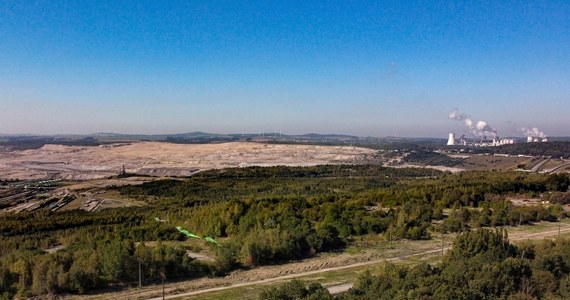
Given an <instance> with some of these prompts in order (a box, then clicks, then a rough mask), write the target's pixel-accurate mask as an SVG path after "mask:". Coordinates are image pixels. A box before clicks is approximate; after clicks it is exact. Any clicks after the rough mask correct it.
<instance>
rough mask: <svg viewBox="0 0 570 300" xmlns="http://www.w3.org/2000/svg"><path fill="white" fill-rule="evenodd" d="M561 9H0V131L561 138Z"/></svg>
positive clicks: (569, 108) (566, 40)
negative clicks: (472, 126)
mask: <svg viewBox="0 0 570 300" xmlns="http://www.w3.org/2000/svg"><path fill="white" fill-rule="evenodd" d="M568 24H570V3H565V2H556V1H544V2H540V3H519V2H515V1H493V2H492V3H485V4H481V3H473V2H470V1H460V2H457V1H454V2H448V1H430V2H429V3H422V2H415V1H411V2H405V3H402V2H401V1H387V2H385V3H379V2H375V1H371V2H356V3H355V2H341V1H335V2H309V3H305V2H288V3H284V2H281V1H276V2H266V1H259V2H252V1H248V2H239V3H238V2H232V1H227V2H224V1H222V2H216V3H210V2H207V1H204V2H193V3H187V2H184V1H172V2H168V3H155V2H150V1H149V2H146V1H123V2H121V3H116V2H112V1H110V2H89V1H86V2H78V3H73V2H72V3H65V2H63V1H53V2H42V1H40V2H34V3H30V2H9V1H6V2H2V3H0V105H1V107H2V109H0V133H2V134H26V133H28V134H39V135H49V134H83V135H84V134H92V133H98V132H112V133H120V134H176V133H187V132H195V131H202V132H208V133H241V132H244V133H248V132H249V133H252V134H254V133H257V132H260V131H268V130H269V131H275V132H283V133H287V134H306V133H311V132H315V133H320V134H348V135H356V136H373V137H385V136H399V137H439V138H446V136H447V134H448V133H449V132H455V133H456V134H458V135H460V134H469V132H470V130H469V128H467V127H466V126H465V124H463V123H462V122H455V121H453V120H450V119H449V118H448V115H449V113H450V112H451V111H453V110H454V109H455V108H458V109H459V110H460V111H461V112H462V113H464V114H466V115H469V116H471V117H472V118H473V120H475V121H478V120H483V121H485V122H486V123H487V124H488V125H489V126H490V127H492V128H495V129H497V131H498V134H499V136H511V137H523V136H524V134H523V132H522V128H523V127H524V128H534V127H537V128H539V129H540V131H543V132H544V133H545V134H546V135H548V136H570V130H569V128H570V118H568V116H570V105H568V103H570V85H569V84H568V83H569V82H570V60H568V57H567V54H568V53H570V26H569V25H568Z"/></svg>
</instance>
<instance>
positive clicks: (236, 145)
mask: <svg viewBox="0 0 570 300" xmlns="http://www.w3.org/2000/svg"><path fill="white" fill-rule="evenodd" d="M375 153H376V151H375V150H372V149H367V148H360V147H353V146H316V145H276V144H260V143H245V142H232V143H223V144H188V145H186V144H171V143H163V142H136V143H129V144H118V145H104V146H90V147H86V146H62V145H45V146H43V147H42V148H40V149H32V150H23V151H11V152H0V174H1V175H0V179H44V178H50V179H53V178H62V179H66V180H88V179H98V178H104V177H108V176H112V175H116V174H117V173H118V172H119V170H121V168H122V166H123V165H124V166H125V168H126V170H127V172H131V173H138V174H145V175H152V176H189V175H192V174H193V173H195V172H197V171H200V170H206V169H220V168H228V167H246V166H276V165H287V166H311V165H321V164H340V163H366V162H369V161H371V160H373V159H374V154H375Z"/></svg>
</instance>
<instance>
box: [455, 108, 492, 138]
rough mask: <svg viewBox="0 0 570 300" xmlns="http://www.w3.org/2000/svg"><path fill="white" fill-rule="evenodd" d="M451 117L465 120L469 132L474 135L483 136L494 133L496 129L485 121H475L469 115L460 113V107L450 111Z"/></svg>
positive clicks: (456, 119)
mask: <svg viewBox="0 0 570 300" xmlns="http://www.w3.org/2000/svg"><path fill="white" fill-rule="evenodd" d="M449 119H451V120H455V121H463V123H465V126H467V128H468V130H469V132H470V133H471V134H473V135H474V136H478V137H482V136H486V135H488V134H493V132H495V129H494V128H492V127H491V126H489V125H488V124H487V122H485V121H478V122H476V123H475V122H474V121H473V120H472V119H471V118H470V117H469V116H468V115H466V114H462V113H459V110H458V109H455V110H454V111H452V112H450V113H449Z"/></svg>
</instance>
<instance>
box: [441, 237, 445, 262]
mask: <svg viewBox="0 0 570 300" xmlns="http://www.w3.org/2000/svg"><path fill="white" fill-rule="evenodd" d="M444 241H445V233H443V232H442V233H441V258H442V259H443V245H445V244H444Z"/></svg>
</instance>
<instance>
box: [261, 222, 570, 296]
mask: <svg viewBox="0 0 570 300" xmlns="http://www.w3.org/2000/svg"><path fill="white" fill-rule="evenodd" d="M569 273H570V240H567V239H557V240H555V241H550V240H544V241H541V242H538V243H536V244H532V243H530V242H527V243H524V244H521V245H519V246H515V245H513V244H510V243H509V240H508V236H507V234H506V232H505V231H501V230H496V231H493V230H490V229H483V230H477V231H469V232H465V233H462V234H461V235H459V236H458V238H457V239H456V240H455V241H454V243H453V248H452V249H451V250H450V251H448V252H447V253H446V255H445V257H444V259H443V262H442V263H441V264H439V265H437V266H433V265H430V264H427V263H423V264H420V265H417V266H413V267H408V266H401V265H394V264H387V265H386V266H385V267H384V268H383V270H382V271H381V272H380V273H379V274H372V273H371V272H370V271H366V272H364V273H362V274H361V275H360V277H359V278H358V279H357V280H356V282H355V283H354V286H353V288H352V289H350V290H349V291H348V293H345V294H343V295H340V296H338V297H333V296H331V295H330V293H329V292H328V291H327V290H326V289H324V288H323V287H322V286H321V285H319V284H318V283H312V284H309V285H308V286H307V285H306V284H304V283H303V282H301V281H298V280H293V281H291V282H288V283H285V284H282V285H280V286H278V287H274V288H270V289H266V290H264V291H263V292H262V293H261V294H260V299H263V300H289V299H291V300H292V299H312V300H317V299H323V300H326V299H331V300H332V299H338V300H357V299H409V300H416V299H426V300H427V299H450V300H451V299H453V300H460V299H474V300H475V299H509V300H515V299H517V300H523V299H525V300H532V299H569V298H570V277H569Z"/></svg>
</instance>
